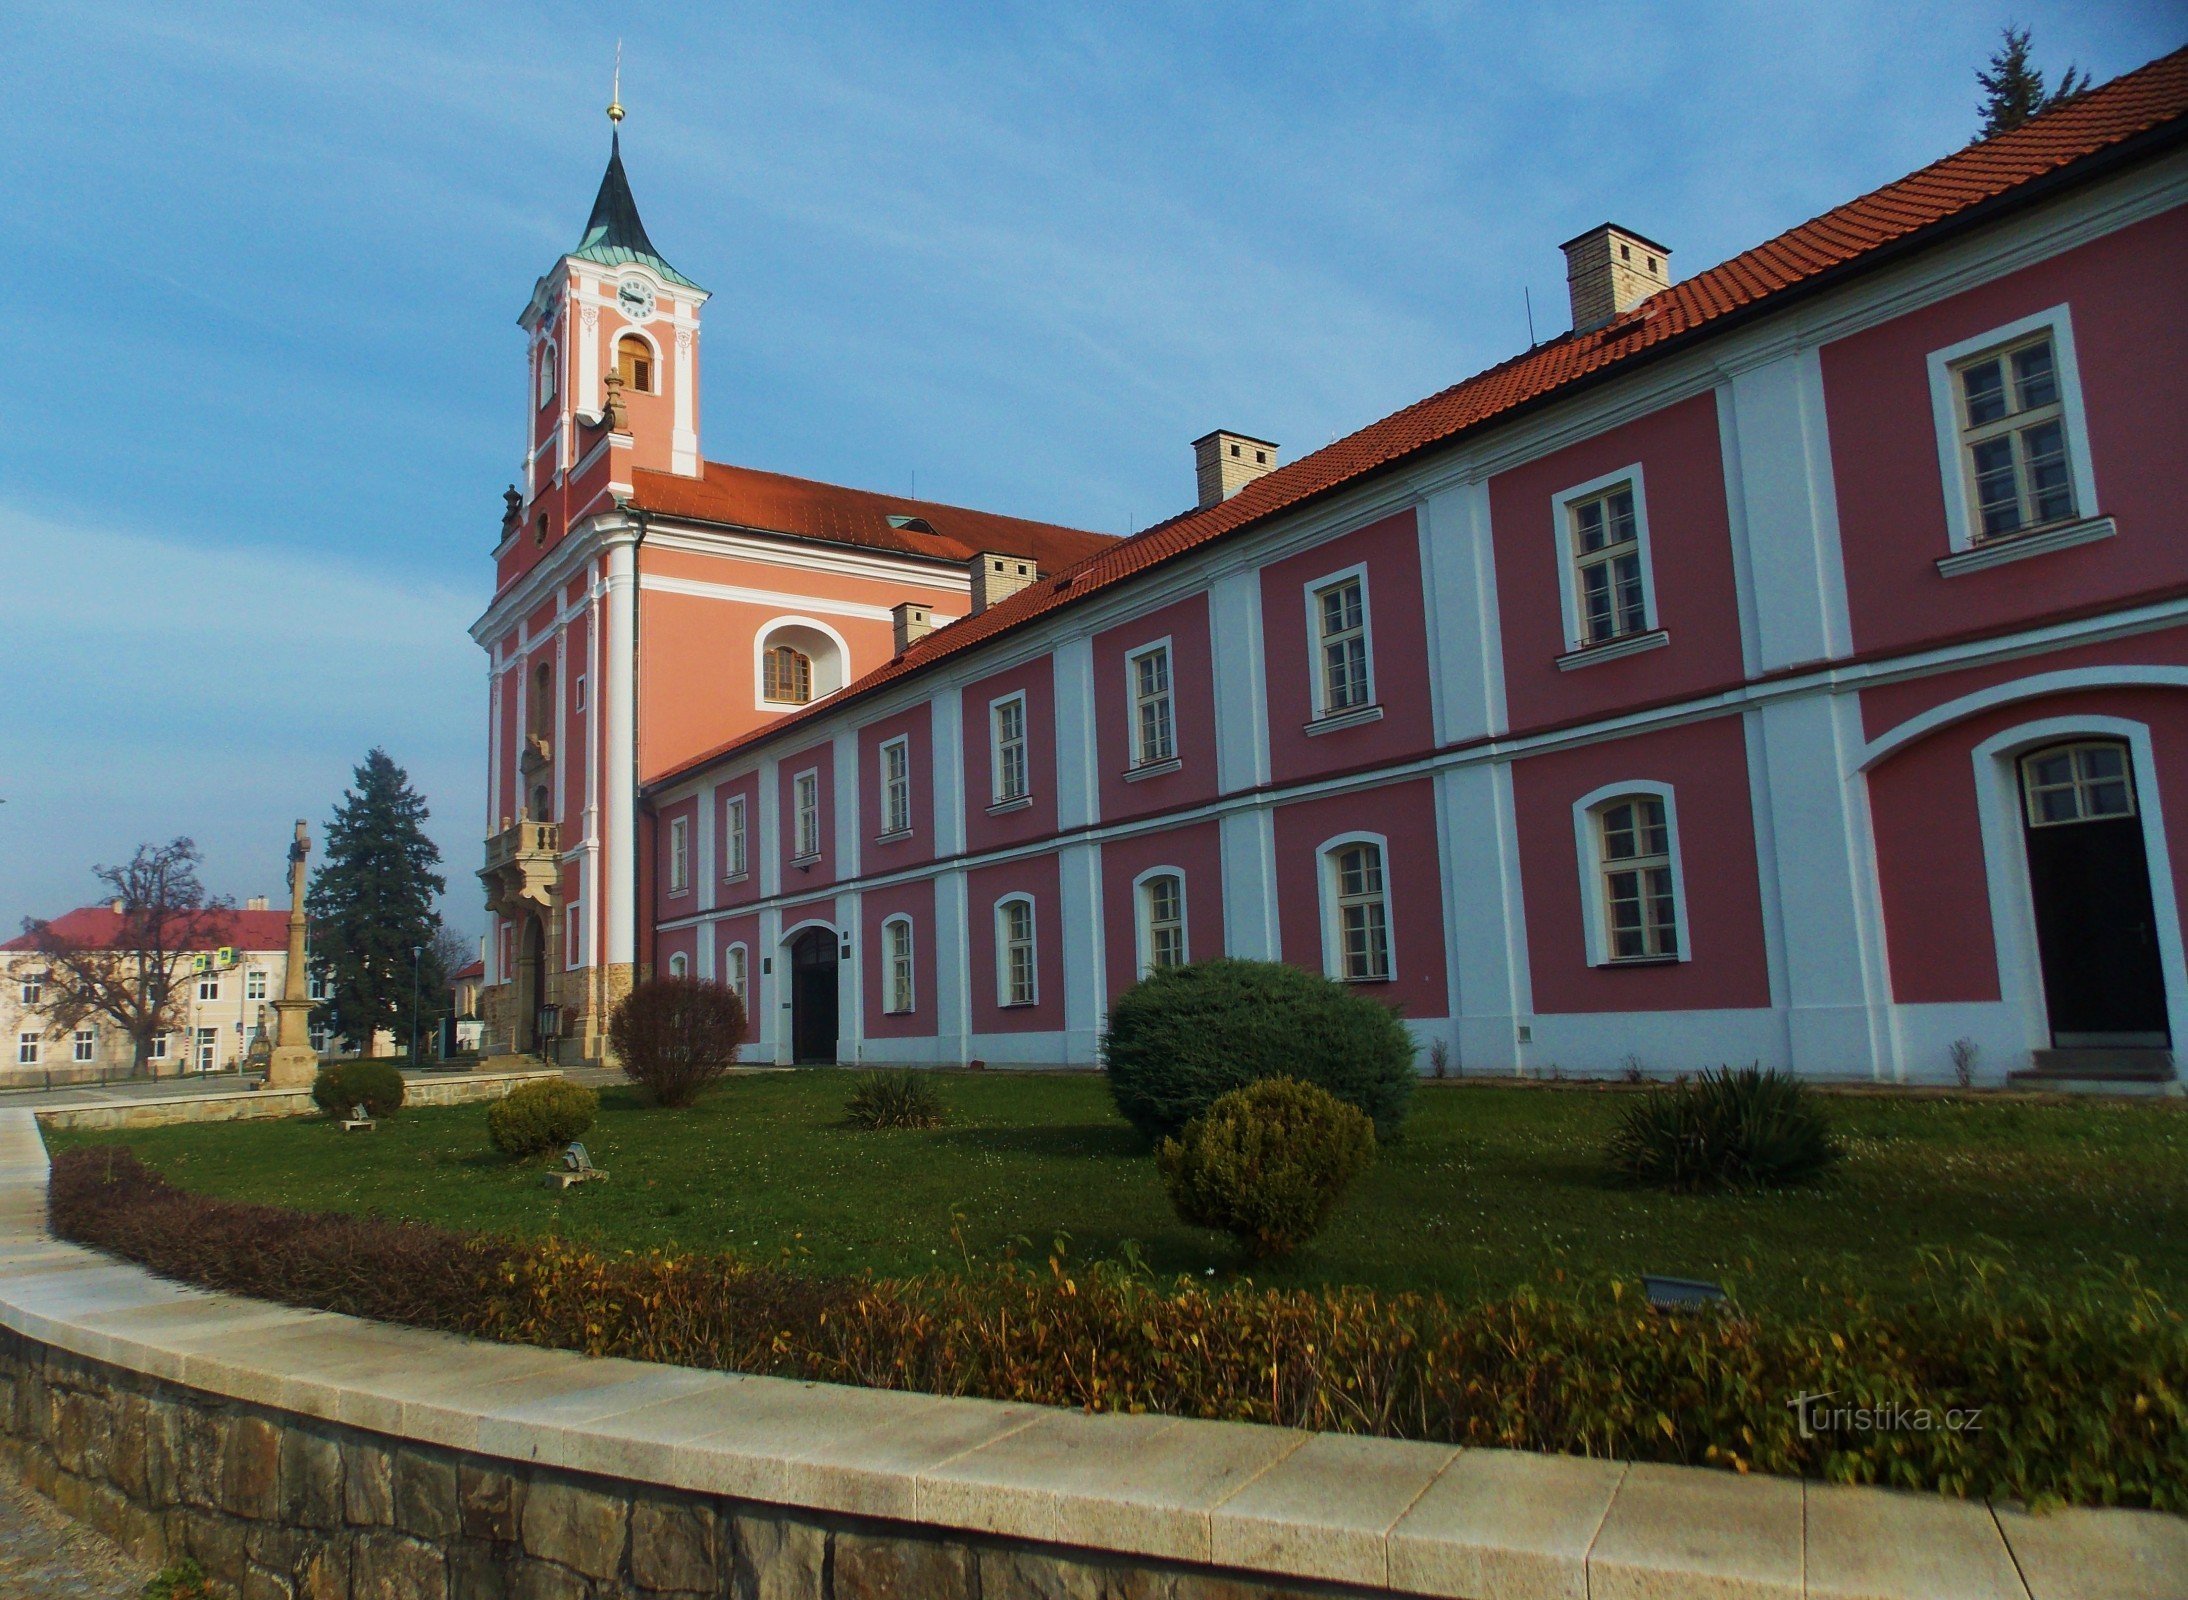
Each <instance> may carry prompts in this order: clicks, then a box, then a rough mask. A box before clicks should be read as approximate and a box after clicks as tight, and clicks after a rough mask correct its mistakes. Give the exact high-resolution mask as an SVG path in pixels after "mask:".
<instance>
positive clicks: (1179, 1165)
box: [1155, 1078, 1375, 1261]
mask: <svg viewBox="0 0 2188 1600" xmlns="http://www.w3.org/2000/svg"><path fill="white" fill-rule="evenodd" d="M1155 1161H1156V1164H1157V1165H1158V1166H1159V1167H1160V1168H1161V1169H1162V1181H1163V1183H1164V1185H1165V1187H1167V1188H1168V1189H1169V1191H1170V1203H1171V1204H1172V1205H1173V1206H1175V1207H1176V1208H1177V1213H1178V1215H1179V1216H1180V1217H1182V1218H1183V1219H1184V1220H1185V1221H1187V1222H1190V1223H1192V1224H1194V1225H1195V1226H1196V1227H1202V1228H1220V1229H1222V1230H1223V1231H1224V1232H1226V1233H1229V1234H1232V1235H1234V1236H1236V1238H1237V1239H1238V1241H1239V1243H1240V1244H1242V1245H1244V1246H1245V1247H1246V1253H1247V1254H1248V1255H1249V1256H1251V1257H1253V1258H1254V1259H1255V1260H1257V1261H1260V1260H1266V1259H1269V1258H1271V1257H1274V1256H1286V1255H1290V1254H1291V1253H1292V1252H1293V1251H1294V1250H1296V1249H1298V1248H1299V1247H1300V1246H1301V1245H1303V1244H1305V1243H1306V1242H1307V1241H1308V1240H1309V1239H1311V1238H1313V1237H1314V1235H1315V1234H1316V1233H1317V1232H1318V1231H1320V1229H1321V1226H1322V1224H1323V1223H1325V1222H1327V1221H1328V1220H1329V1214H1330V1212H1331V1211H1332V1210H1334V1209H1335V1208H1336V1205H1337V1202H1338V1199H1339V1198H1340V1197H1341V1196H1342V1195H1343V1194H1344V1192H1345V1186H1346V1185H1347V1184H1349V1183H1351V1182H1352V1180H1353V1179H1354V1178H1356V1177H1358V1176H1359V1175H1360V1174H1361V1173H1363V1172H1365V1171H1366V1170H1367V1169H1368V1168H1369V1167H1371V1166H1373V1165H1374V1164H1375V1126H1374V1124H1373V1123H1371V1122H1369V1121H1368V1119H1367V1117H1366V1116H1365V1115H1364V1114H1363V1113H1361V1112H1360V1111H1358V1110H1357V1109H1355V1108H1354V1107H1352V1106H1348V1105H1346V1104H1345V1103H1344V1102H1343V1101H1342V1100H1339V1099H1338V1098H1337V1097H1336V1096H1335V1095H1332V1094H1330V1093H1329V1092H1328V1091H1327V1090H1324V1089H1319V1088H1316V1087H1315V1086H1314V1085H1313V1084H1311V1083H1301V1082H1300V1081H1299V1080H1298V1079H1296V1078H1263V1079H1262V1080H1261V1081H1260V1082H1258V1083H1253V1084H1249V1085H1247V1087H1245V1088H1243V1089H1234V1090H1232V1091H1231V1092H1230V1093H1229V1094H1227V1095H1224V1096H1222V1097H1221V1098H1220V1099H1218V1100H1217V1101H1216V1103H1215V1104H1214V1105H1212V1106H1210V1107H1209V1108H1208V1114H1207V1115H1206V1116H1204V1117H1199V1118H1196V1119H1195V1120H1194V1121H1192V1122H1190V1123H1188V1124H1187V1125H1186V1128H1185V1132H1184V1134H1183V1135H1182V1136H1181V1137H1179V1138H1176V1139H1165V1140H1164V1141H1163V1142H1162V1147H1161V1149H1160V1150H1158V1151H1157V1152H1156V1155H1155Z"/></svg>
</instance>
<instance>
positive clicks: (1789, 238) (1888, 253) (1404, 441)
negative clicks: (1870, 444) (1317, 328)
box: [647, 48, 2188, 790]
mask: <svg viewBox="0 0 2188 1600" xmlns="http://www.w3.org/2000/svg"><path fill="white" fill-rule="evenodd" d="M2183 117H2188V48H2184V49H2181V50H2176V51H2174V52H2173V53H2172V54H2171V55H2168V56H2162V57H2160V58H2159V59H2158V60H2156V61H2153V62H2151V63H2150V64H2149V65H2147V66H2144V67H2140V68H2138V69H2137V70H2135V71H2133V72H2130V73H2127V74H2126V75H2124V76H2122V77H2119V78H2115V79H2113V80H2112V81H2111V82H2109V83H2107V84H2104V85H2102V86H2101V87H2099V88H2096V89H2092V90H2090V91H2089V92H2088V93H2086V94H2083V95H2080V96H2078V97H2077V98H2075V99H2073V100H2071V101H2069V102H2067V104H2065V105H2064V106H2061V107H2059V108H2058V109H2057V110H2054V111H2048V112H2045V113H2044V114H2043V115H2042V116H2039V117H2036V118H2033V119H2031V120H2030V121H2028V122H2026V123H2024V124H2023V125H2022V126H2020V127H2019V128H2016V129H2014V130H2013V131H2012V132H2010V133H2002V134H1998V135H1997V136H1995V137H1993V138H1990V139H1985V140H1983V141H1981V142H1980V143H1977V144H1971V145H1968V146H1966V147H1965V148H1963V149H1960V150H1956V151H1954V152H1953V153H1952V154H1951V155H1949V156H1946V157H1944V158H1943V159H1941V160H1938V161H1933V162H1932V163H1930V165H1928V166H1926V167H1924V168H1922V169H1921V170H1920V171H1919V172H1915V173H1911V174H1910V175H1908V176H1907V177H1904V178H1901V179H1899V180H1898V181H1897V182H1895V183H1889V184H1886V185H1885V186H1884V187H1883V188H1881V189H1877V190H1874V191H1872V192H1871V193H1869V194H1865V195H1863V196H1861V197H1860V198H1859V199H1857V200H1850V201H1848V202H1847V203H1846V204H1844V205H1842V206H1839V207H1837V208H1836V209H1834V210H1831V211H1827V212H1825V213H1824V214H1823V215H1822V216H1820V217H1816V218H1814V219H1812V220H1810V221H1808V222H1804V223H1802V224H1801V225H1800V226H1799V227H1796V228H1792V229H1789V230H1787V231H1786V232H1784V233H1781V234H1780V235H1778V237H1777V238H1775V239H1772V240H1770V241H1769V242H1768V243H1767V244H1761V245H1758V246H1756V247H1755V248H1754V249H1752V250H1749V251H1746V252H1744V253H1742V254H1740V255H1737V256H1734V257H1733V258H1732V259H1731V260H1729V261H1725V262H1722V263H1720V264H1719V265H1717V266H1714V267H1711V268H1709V269H1707V270H1706V271H1703V272H1699V273H1696V274H1695V275H1694V276H1693V277H1691V278H1688V279H1686V280H1685V281H1684V282H1682V283H1676V284H1673V285H1672V286H1671V287H1670V288H1668V289H1663V290H1660V291H1658V292H1657V293H1656V294H1654V295H1652V296H1650V297H1649V298H1648V299H1646V300H1644V301H1642V302H1641V303H1640V304H1639V305H1637V306H1635V307H1634V308H1633V309H1632V310H1630V311H1628V312H1626V313H1625V314H1623V315H1622V316H1620V317H1618V318H1616V319H1615V320H1613V321H1612V322H1611V323H1610V324H1609V325H1608V326H1606V327H1603V328H1598V329H1596V330H1594V331H1593V332H1589V333H1577V332H1576V333H1568V334H1565V335H1563V336H1561V337H1559V338H1556V339H1553V340H1551V341H1550V342H1548V343H1547V344H1544V345H1540V346H1538V347H1536V348H1535V349H1532V350H1530V351H1528V352H1527V353H1526V354H1525V355H1522V356H1518V357H1515V358H1514V359H1513V360H1510V361H1507V362H1505V363H1503V364H1502V365H1500V366H1495V367H1491V368H1490V369H1489V370H1488V371H1486V372H1483V373H1479V374H1477V375H1476V376H1474V377H1472V378H1468V379H1467V380H1465V381H1464V382H1463V383H1459V384H1455V385H1454V386H1452V387H1451V388H1449V389H1445V390H1443V391H1442V392H1441V393H1439V394H1433V395H1430V396H1429V397H1428V398H1427V399H1425V400H1420V401H1416V402H1415V403H1414V404H1412V405H1410V406H1407V407H1406V408H1405V409H1404V410H1402V411H1398V412H1394V413H1393V414H1391V415H1390V416H1387V417H1385V418H1383V419H1382V420H1381V421H1380V422H1376V423H1371V424H1370V425H1369V426H1367V427H1365V428H1362V429H1361V430H1360V431H1359V432H1358V433H1354V434H1351V435H1348V436H1347V437H1345V438H1342V439H1339V440H1337V441H1336V442H1335V443H1334V444H1331V445H1328V446H1326V447H1324V448H1323V449H1320V450H1317V451H1315V452H1314V453H1313V454H1312V455H1308V456H1302V457H1301V458H1300V459H1299V460H1297V461H1295V462H1292V463H1291V464H1290V465H1289V466H1285V467H1280V468H1278V469H1277V470H1276V471H1274V472H1271V473H1269V474H1268V475H1267V476H1266V477H1263V478H1257V479H1255V480H1254V481H1253V482H1252V483H1249V484H1248V485H1247V486H1246V487H1245V488H1243V489H1241V490H1240V491H1239V492H1238V493H1237V494H1235V495H1233V496H1232V497H1231V498H1230V499H1228V500H1225V501H1222V502H1220V503H1219V504H1217V505H1213V506H1208V507H1205V508H1203V509H1199V510H1194V511H1188V512H1186V513H1184V514H1183V515H1182V516H1178V517H1174V518H1172V519H1170V520H1169V521H1168V522H1162V523H1158V524H1156V525H1155V526H1154V527H1152V528H1149V529H1147V530H1146V531H1145V532H1143V533H1140V534H1137V535H1135V536H1134V537H1132V538H1130V539H1123V540H1117V541H1113V542H1111V543H1109V544H1108V545H1107V546H1106V548H1102V549H1098V550H1096V551H1095V552H1094V553H1093V554H1092V555H1090V556H1089V557H1087V558H1086V559H1085V560H1083V561H1082V562H1081V563H1080V565H1079V566H1077V567H1076V568H1071V569H1066V570H1064V571H1062V572H1059V573H1057V574H1055V575H1054V576H1051V577H1048V578H1046V579H1044V580H1043V581H1041V582H1039V583H1036V584H1034V585H1033V586H1032V587H1031V588H1028V589H1023V590H1021V591H1019V592H1018V593H1017V594H1014V595H1012V596H1010V597H1009V598H1008V599H1006V600H1004V601H1002V602H1001V603H1000V604H998V605H995V606H991V607H989V608H988V609H987V610H986V611H983V612H981V613H979V614H978V615H976V616H970V617H966V618H964V619H962V620H961V621H957V622H953V623H951V624H950V625H949V626H948V627H946V628H938V629H936V630H935V631H934V632H933V633H930V634H928V635H927V636H926V637H925V638H923V639H920V640H919V641H917V642H916V643H915V644H913V645H912V647H911V648H910V649H908V650H906V651H905V652H904V653H903V654H902V655H900V656H898V657H897V658H896V659H895V660H893V661H891V662H889V663H888V664H887V665H885V666H882V667H879V668H877V669H875V670H874V671H873V672H870V673H868V674H867V675H866V676H865V677H863V678H861V679H859V680H858V681H857V682H856V683H853V684H851V685H850V686H849V687H848V688H846V689H844V690H842V691H840V692H839V693H837V694H834V695H831V696H830V697H829V698H827V699H826V700H819V701H815V702H814V703H813V704H812V705H811V706H809V707H807V708H805V709H804V710H802V711H799V712H797V713H795V714H793V715H791V716H787V717H783V718H780V719H778V720H776V721H774V722H771V723H769V724H767V725H766V726H765V727H762V728H759V729H756V730H754V731H752V732H749V733H746V734H743V735H740V736H739V737H738V738H736V739H733V740H731V741H729V742H728V743H726V744H724V745H722V746H720V747H719V748H717V749H714V750H710V751H707V752H706V753H704V754H702V755H699V756H696V757H694V758H693V759H692V760H690V761H687V762H685V763H683V764H682V765H681V766H679V767H677V768H675V769H674V770H673V771H671V772H669V773H667V774H665V775H664V776H663V777H661V778H659V779H656V780H655V781H654V782H653V783H651V784H649V785H648V786H647V787H648V788H649V789H656V790H657V789H659V788H661V787H662V786H663V785H665V784H668V783H672V782H674V781H676V780H677V779H678V778H680V777H683V776H685V775H687V774H689V773H690V772H692V771H694V770H696V769H697V768H700V767H703V766H706V765H708V764H710V763H712V762H715V761H718V760H720V759H721V758H722V757H724V756H726V755H729V754H731V753H733V752H734V751H737V750H739V749H742V748H745V747H748V746H751V745H756V744H760V743H764V742H765V741H767V740H770V739H774V738H777V737H780V736H781V735H782V734H783V732H784V731H785V729H786V728H787V727H788V726H790V725H791V724H794V723H800V722H803V721H805V720H806V719H808V718H811V717H815V716H822V715H826V714H828V713H829V712H831V711H833V710H835V709H836V708H838V707H839V706H840V705H841V704H842V703H843V702H844V701H845V700H846V699H848V698H850V697H853V696H856V695H859V694H863V693H865V692H866V691H868V690H871V689H877V688H879V687H881V686H882V685H883V684H886V683H890V682H893V681H895V680H896V679H898V678H902V677H904V676H905V675H907V674H909V673H914V672H917V671H919V670H920V669H922V668H923V667H926V666H928V665H930V664H932V663H934V662H936V661H940V660H942V659H944V658H945V657H948V656H953V655H956V654H957V653H959V652H960V651H963V650H968V649H971V648H972V647H974V646H976V645H978V644H981V643H983V642H985V641H986V640H989V639H992V638H995V637H996V636H997V635H999V634H1002V633H1006V632H1008V631H1009V630H1011V629H1013V628H1016V627H1020V626H1023V625H1024V624H1026V623H1028V622H1031V621H1032V620H1034V619H1035V618H1037V617H1040V616H1044V615H1046V614H1047V613H1049V612H1051V611H1054V610H1057V609H1059V608H1060V607H1063V606H1068V605H1075V604H1077V603H1078V602H1079V601H1080V600H1081V599H1083V598H1085V597H1086V596H1087V595H1090V594H1093V593H1095V592H1096V591H1098V590H1101V589H1106V588H1108V587H1109V586H1110V585H1111V584H1114V583H1120V582H1122V581H1124V580H1125V579H1127V578H1130V577H1132V576H1134V575H1135V574H1138V573H1141V572H1144V571H1146V570H1148V569H1149V568H1151V567H1154V566H1158V565H1160V564H1162V563H1164V562H1167V561H1170V560H1173V559H1175V558H1176V557H1178V556H1181V555H1184V554H1185V553H1186V552H1188V551H1191V550H1194V549H1197V548H1199V547H1200V546H1202V545H1205V544H1209V543H1211V542H1213V541H1215V540H1218V539H1222V538H1225V537H1227V536H1229V535H1231V534H1234V533H1237V532H1239V531H1240V530H1242V529H1245V528H1248V527H1251V526H1253V525H1254V524H1257V523H1260V522H1263V521H1266V520H1268V519H1269V518H1271V517H1274V516H1276V515H1278V514H1279V513H1281V512H1285V511H1290V510H1293V509H1296V508H1297V507H1299V506H1301V505H1304V504H1306V503H1308V502H1310V501H1313V500H1317V499H1320V498H1321V497H1323V496H1325V495H1327V494H1330V493H1333V492H1335V491H1337V490H1339V489H1342V488H1345V487H1347V486H1350V485H1352V484H1354V483H1357V482H1360V481H1361V480H1363V479H1365V478H1367V477H1369V476H1371V475H1372V474H1374V473H1376V472H1379V471H1382V470H1384V469H1386V468H1389V467H1392V466H1394V465H1396V464H1397V463H1399V462H1401V461H1406V460H1409V459H1411V458H1413V457H1414V456H1417V455H1419V454H1420V453H1421V452H1423V451H1425V450H1428V449H1431V448H1433V447H1435V446H1438V445H1444V444H1448V443H1450V442H1451V441H1452V440H1454V439H1456V438H1458V437H1459V436H1461V435H1462V434H1466V433H1468V432H1471V431H1472V430H1474V429H1477V428H1481V427H1483V426H1486V425H1488V424H1490V423H1493V422H1500V421H1504V420H1508V419H1509V418H1511V417H1512V416H1514V415H1515V414H1517V413H1519V412H1521V411H1522V410H1523V409H1526V408H1529V407H1532V406H1535V405H1538V404H1544V403H1547V402H1549V401H1551V400H1554V399H1560V398H1563V397H1564V396H1565V395H1567V394H1570V393H1573V392H1576V391H1577V390H1579V389H1580V388H1582V387H1583V386H1584V385H1586V384H1587V383H1589V382H1592V381H1595V380H1598V379H1601V378H1603V377H1606V376H1609V375H1612V374H1614V373H1616V372H1618V371H1620V370H1623V369H1627V368H1630V367H1633V366H1637V365H1639V364H1641V362H1642V361H1643V359H1644V358H1647V357H1653V356H1657V355H1661V354H1663V353H1665V351H1666V348H1667V347H1674V346H1675V347H1678V348H1684V347H1685V346H1686V345H1687V344H1688V343H1690V342H1692V340H1693V339H1694V338H1698V337H1703V336H1707V335H1710V334H1713V333H1717V332H1720V331H1724V330H1726V329H1729V328H1731V327H1736V326H1738V325H1740V324H1741V323H1743V322H1744V321H1746V320H1747V318H1748V316H1749V315H1753V314H1757V313H1759V312H1761V311H1765V310H1770V309H1775V307H1776V306H1777V305H1780V304H1783V303H1784V302H1785V301H1786V300H1788V299H1790V298H1792V297H1793V296H1794V295H1795V294H1796V293H1798V292H1803V291H1817V290H1821V289H1824V288H1827V287H1830V286H1831V285H1833V284H1835V283H1837V282H1840V281H1842V280H1843V279H1844V278H1846V277H1848V276H1851V275H1852V274H1853V273H1854V272H1856V271H1862V270H1869V269H1872V268H1875V267H1878V266H1882V265H1883V264H1885V263H1886V262H1887V261H1890V260H1893V259H1896V258H1897V257H1898V256H1899V255H1900V253H1901V252H1902V251H1903V250H1906V249H1913V248H1919V247H1921V246H1923V245H1926V244H1929V243H1931V242H1932V241H1934V240H1936V239H1937V238H1939V237H1941V236H1943V235H1945V234H1946V233H1947V232H1948V231H1949V230H1950V229H1952V228H1956V227H1958V226H1967V225H1973V224H1975V223H1978V222H1981V221H1983V220H1985V219H1987V218H1988V217H1989V216H1990V215H1991V214H1992V211H1993V209H1994V206H1993V202H2000V203H2012V202H2016V201H2023V200H2029V201H2032V200H2033V199H2035V198H2037V197H2038V196H2039V195H2041V194H2042V193H2043V192H2045V190H2046V188H2048V186H2047V185H2041V184H2040V180H2045V179H2052V178H2054V177H2062V178H2063V177H2066V176H2069V174H2068V172H2067V169H2070V168H2075V167H2078V166H2081V165H2082V164H2084V163H2087V162H2090V161H2091V160H2092V159H2093V158H2096V157H2100V156H2104V155H2106V154H2107V153H2113V154H2122V153H2131V151H2123V148H2122V147H2129V146H2131V142H2133V141H2137V140H2139V139H2140V138H2141V136H2143V135H2149V134H2153V133H2156V132H2158V131H2160V130H2164V131H2165V132H2166V135H2167V137H2168V138H2169V139H2171V138H2177V137H2178V136H2179V135H2180V133H2181V132H2182V131H2183V130H2182V128H2181V126H2180V124H2181V122H2182V119H2183ZM2080 175H2081V174H2079V173H2076V174H2072V175H2071V176H2074V177H2079V176H2080ZM712 470H713V469H712V468H711V467H710V468H709V471H710V472H711V471H712Z"/></svg>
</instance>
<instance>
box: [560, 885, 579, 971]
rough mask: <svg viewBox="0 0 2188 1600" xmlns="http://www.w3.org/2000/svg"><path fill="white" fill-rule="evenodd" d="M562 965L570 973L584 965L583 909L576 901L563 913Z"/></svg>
mask: <svg viewBox="0 0 2188 1600" xmlns="http://www.w3.org/2000/svg"><path fill="white" fill-rule="evenodd" d="M562 965H563V966H564V968H566V969H567V970H569V971H571V972H575V971H576V970H577V969H578V968H579V967H582V966H583V965H585V907H584V904H583V903H582V902H580V901H576V900H572V901H571V902H570V904H569V907H568V909H567V910H566V911H565V912H564V913H563V924H562Z"/></svg>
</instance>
